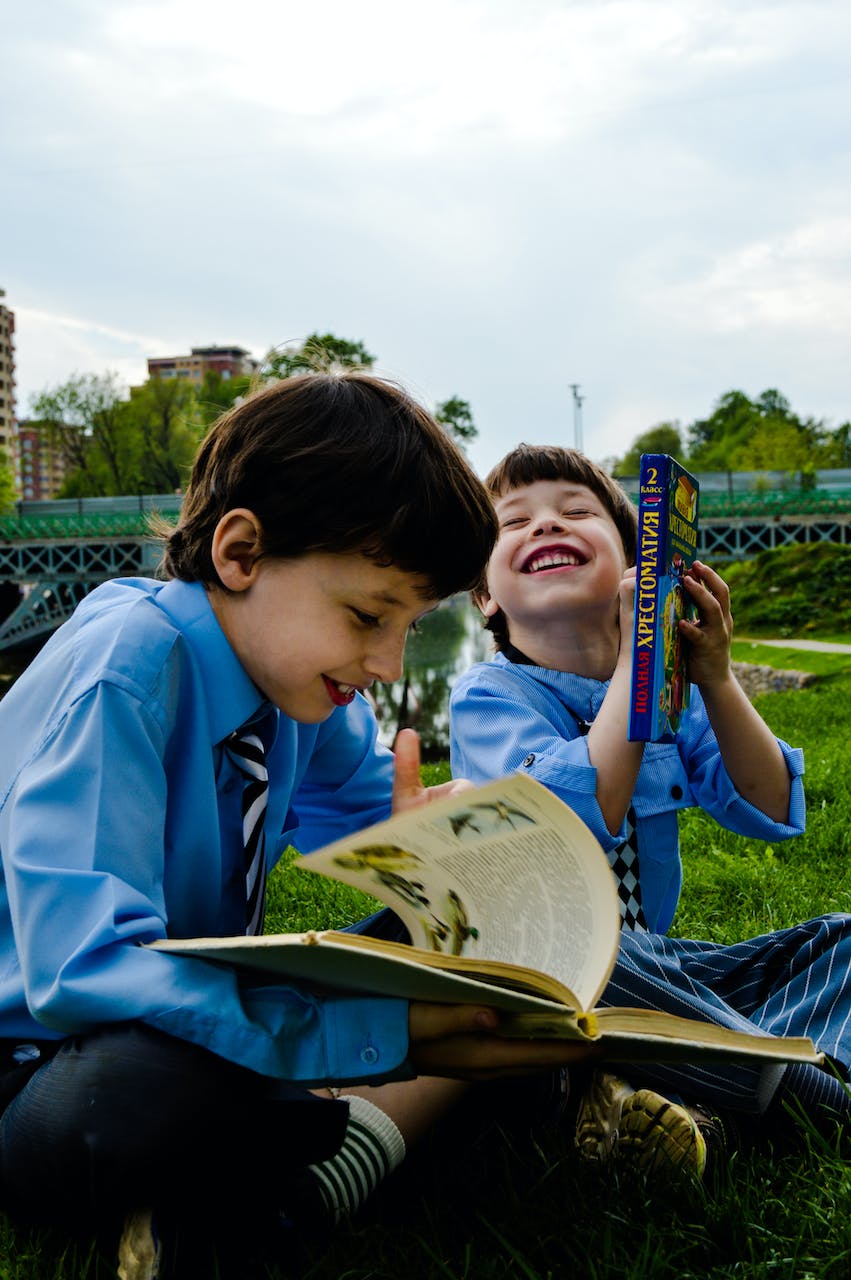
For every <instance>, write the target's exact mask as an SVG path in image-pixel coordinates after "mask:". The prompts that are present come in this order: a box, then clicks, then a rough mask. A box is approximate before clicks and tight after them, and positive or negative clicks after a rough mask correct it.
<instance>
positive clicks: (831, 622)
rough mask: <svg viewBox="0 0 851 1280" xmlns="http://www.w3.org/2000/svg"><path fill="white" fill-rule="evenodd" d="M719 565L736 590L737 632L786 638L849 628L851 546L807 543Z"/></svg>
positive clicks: (734, 600) (850, 626)
mask: <svg viewBox="0 0 851 1280" xmlns="http://www.w3.org/2000/svg"><path fill="white" fill-rule="evenodd" d="M718 568H719V571H720V573H721V574H722V576H723V577H724V579H725V581H726V582H727V584H728V585H729V587H730V591H731V592H732V597H733V616H734V618H735V621H736V631H737V633H738V634H739V635H747V636H775V637H777V638H778V639H782V638H783V637H785V636H805V635H807V634H808V633H810V634H814V635H820V634H821V635H831V634H832V635H835V634H837V633H839V632H848V631H851V592H849V590H848V582H849V579H851V547H845V546H841V545H839V544H838V543H835V542H809V543H803V544H801V545H800V546H790V547H778V548H776V549H775V550H773V551H762V552H760V554H759V555H758V556H756V557H755V558H754V559H753V560H742V561H737V562H735V563H732V564H728V565H719V566H718Z"/></svg>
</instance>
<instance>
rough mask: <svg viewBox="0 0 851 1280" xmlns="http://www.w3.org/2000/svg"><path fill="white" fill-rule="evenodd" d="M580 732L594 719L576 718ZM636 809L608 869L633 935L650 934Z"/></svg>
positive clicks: (624, 926) (624, 921)
mask: <svg viewBox="0 0 851 1280" xmlns="http://www.w3.org/2000/svg"><path fill="white" fill-rule="evenodd" d="M576 723H577V724H578V726H579V732H580V733H581V734H582V735H583V737H584V736H585V734H587V732H588V730H589V729H590V728H591V725H592V723H593V722H592V721H591V720H581V719H580V718H579V717H578V716H577V717H576ZM635 824H636V817H635V810H634V809H633V807H632V805H630V806H629V808H628V809H627V813H626V839H625V840H624V841H623V843H622V844H619V845H617V846H616V847H615V848H614V849H609V851H608V853H607V854H606V858H607V859H608V863H609V866H610V867H611V868H612V873H613V875H614V877H615V884H616V885H617V890H618V907H619V909H620V913H621V928H622V929H628V930H629V931H630V932H632V933H647V932H648V929H647V921H646V919H645V918H644V908H643V906H642V905H641V877H640V874H639V869H638V831H637V830H636V825H635Z"/></svg>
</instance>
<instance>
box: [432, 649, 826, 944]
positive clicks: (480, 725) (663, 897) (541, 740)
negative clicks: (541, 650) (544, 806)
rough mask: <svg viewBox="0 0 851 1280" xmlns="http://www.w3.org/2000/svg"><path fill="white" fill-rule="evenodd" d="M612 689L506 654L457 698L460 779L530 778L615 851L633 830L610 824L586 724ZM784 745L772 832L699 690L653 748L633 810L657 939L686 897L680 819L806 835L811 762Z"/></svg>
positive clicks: (462, 684)
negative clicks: (782, 817)
mask: <svg viewBox="0 0 851 1280" xmlns="http://www.w3.org/2000/svg"><path fill="white" fill-rule="evenodd" d="M608 687H609V686H608V682H601V681H599V680H593V679H591V678H589V677H587V676H576V675H571V674H570V673H569V672H565V671H551V670H549V668H547V667H536V666H532V665H525V664H522V663H515V662H511V661H509V659H508V658H507V657H506V656H505V654H503V653H497V654H496V655H495V656H494V658H493V659H492V660H491V661H490V662H480V663H477V664H476V665H475V666H474V667H471V668H470V670H469V671H467V672H466V673H465V674H464V675H463V676H461V677H460V679H458V680H457V681H456V683H455V685H454V687H453V689H452V695H451V698H450V729H451V762H452V772H453V774H454V775H455V776H456V777H459V776H460V777H465V778H470V779H471V780H472V781H473V782H477V783H482V782H488V781H490V780H491V779H493V778H501V777H504V776H505V775H506V774H508V773H514V772H515V771H517V770H520V771H522V772H525V773H528V774H530V775H531V776H532V777H533V778H536V779H537V780H538V782H542V783H543V784H544V786H546V787H549V789H550V790H551V791H553V792H555V794H556V795H557V796H559V797H560V798H561V799H562V800H564V801H565V803H566V804H568V805H570V807H571V809H573V810H575V812H576V813H578V814H579V817H580V818H582V820H583V821H584V822H585V823H586V824H587V825H588V826H589V827H590V828H591V830H592V831H593V833H594V835H595V836H596V837H597V839H598V840H599V842H600V844H601V845H602V846H603V848H604V849H606V850H607V851H608V850H609V849H613V848H615V846H616V845H618V844H620V843H621V841H622V840H624V839H625V837H626V830H625V827H624V826H623V825H622V826H621V828H620V830H619V831H616V832H614V833H613V832H610V831H609V830H608V828H607V826H606V824H605V822H604V820H603V815H602V813H601V812H600V806H599V805H598V803H597V794H596V786H597V771H596V769H595V768H594V766H593V765H592V764H591V762H590V760H589V759H588V742H587V738H586V737H584V736H583V734H582V733H581V732H580V729H579V724H578V722H579V721H586V722H587V721H592V720H594V718H595V716H596V715H597V712H598V711H599V709H600V705H601V703H602V701H603V699H604V697H605V696H606V692H607V690H608ZM778 742H779V739H778ZM779 745H780V749H781V751H782V752H783V756H784V759H785V761H786V767H787V769H788V770H789V776H790V779H791V800H790V807H789V821H788V823H778V822H773V821H772V820H771V819H770V818H767V817H766V816H765V814H764V813H762V812H761V811H760V810H759V809H757V808H755V807H754V806H753V805H752V804H750V803H749V802H748V801H747V800H745V799H744V798H743V797H742V796H741V795H739V793H738V791H737V790H736V788H735V786H734V785H733V782H732V780H731V778H730V775H729V774H728V773H727V770H726V769H725V768H724V764H723V761H722V760H721V752H720V750H719V747H718V741H717V739H716V737H715V734H714V733H713V731H712V726H711V725H710V723H709V717H708V716H707V714H706V708H705V706H704V704H703V699H702V698H701V696H700V691H699V690H698V689H696V688H694V687H693V688H692V691H691V702H690V705H689V709H688V712H687V714H686V715H685V716H684V717H683V722H682V724H681V726H680V729H679V732H678V733H677V734H676V737H673V736H669V737H668V738H666V739H663V740H661V741H659V742H650V743H647V745H646V746H645V748H644V757H643V760H642V764H641V768H640V770H639V773H638V780H637V783H636V788H635V792H634V794H633V801H632V803H633V808H634V810H635V814H636V831H637V833H638V860H639V868H640V876H641V901H642V906H643V908H644V914H645V917H646V919H647V925H648V928H649V929H650V930H651V931H652V932H654V933H665V932H666V931H667V929H668V928H669V927H670V925H671V921H672V920H673V918H674V912H675V910H676V906H677V902H678V901H679V896H680V889H681V887H682V864H681V862H680V844H679V830H678V825H677V812H678V810H680V809H685V808H689V807H691V806H699V807H700V808H702V809H705V810H706V811H707V813H711V814H712V816H713V818H715V819H716V821H718V822H719V823H720V824H721V825H722V826H724V827H727V828H729V830H731V831H735V832H737V833H738V834H740V835H746V836H756V837H758V838H759V839H761V840H783V839H786V838H787V837H789V836H795V835H800V834H801V833H802V832H803V830H804V824H805V805H804V788H803V783H802V781H801V774H802V773H803V772H804V760H803V753H802V752H801V751H800V750H798V749H797V748H795V749H793V748H791V747H789V746H787V744H786V743H785V742H779Z"/></svg>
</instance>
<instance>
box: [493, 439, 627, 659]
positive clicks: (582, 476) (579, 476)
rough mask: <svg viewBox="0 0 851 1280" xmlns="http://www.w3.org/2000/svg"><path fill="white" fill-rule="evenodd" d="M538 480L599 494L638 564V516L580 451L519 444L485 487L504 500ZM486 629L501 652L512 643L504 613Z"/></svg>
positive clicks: (604, 473) (614, 484) (616, 487)
mask: <svg viewBox="0 0 851 1280" xmlns="http://www.w3.org/2000/svg"><path fill="white" fill-rule="evenodd" d="M536 480H567V481H569V482H570V483H572V484H581V485H584V486H585V488H586V489H590V490H591V492H592V493H593V494H595V495H596V496H597V497H598V498H599V499H600V501H601V502H602V504H603V506H604V507H605V508H606V510H607V511H608V513H609V515H610V516H611V517H612V520H613V521H614V524H615V528H616V529H617V531H618V533H619V534H620V539H621V542H622V543H623V550H624V555H625V556H626V562H627V564H635V550H636V536H637V531H638V513H637V511H636V508H635V506H634V505H633V503H632V502H631V501H630V500H629V498H628V497H627V494H626V493H625V492H624V490H623V489H622V488H621V486H620V485H619V484H618V482H617V481H616V480H613V479H612V477H611V476H610V475H609V474H608V472H607V471H604V470H603V468H602V467H600V466H598V465H597V463H596V462H592V461H591V459H590V458H586V457H585V454H584V453H579V452H578V450H576V449H563V448H561V447H560V446H559V445H531V444H519V445H518V446H517V448H516V449H512V451H511V453H508V454H506V456H505V457H504V458H503V459H502V461H501V462H498V463H497V464H496V466H495V467H494V468H493V469H492V470H491V471H489V472H488V474H487V476H486V477H485V486H486V488H487V490H488V492H489V493H490V494H491V496H492V497H493V498H502V497H504V496H505V495H506V494H507V493H509V492H510V491H511V490H512V489H519V488H522V487H523V486H524V485H529V484H534V483H535V481H536ZM486 574H487V571H485V573H483V574H482V576H481V578H480V580H479V582H478V584H477V587H476V588H475V589H474V594H476V593H481V592H482V591H484V590H486V589H487V576H486ZM485 626H486V628H487V630H488V631H490V632H491V633H492V634H493V637H494V642H495V644H496V647H497V649H502V648H503V647H504V646H505V645H506V644H508V642H509V635H508V623H507V622H506V619H505V616H504V614H503V612H502V610H501V609H498V610H497V611H496V613H495V614H494V616H493V617H492V618H488V620H487V622H486V623H485Z"/></svg>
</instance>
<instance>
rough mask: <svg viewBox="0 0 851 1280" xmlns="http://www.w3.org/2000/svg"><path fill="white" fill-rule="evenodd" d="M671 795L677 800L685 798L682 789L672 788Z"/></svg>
mask: <svg viewBox="0 0 851 1280" xmlns="http://www.w3.org/2000/svg"><path fill="white" fill-rule="evenodd" d="M671 795H672V796H673V798H674V799H675V800H682V798H683V789H682V787H671Z"/></svg>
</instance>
